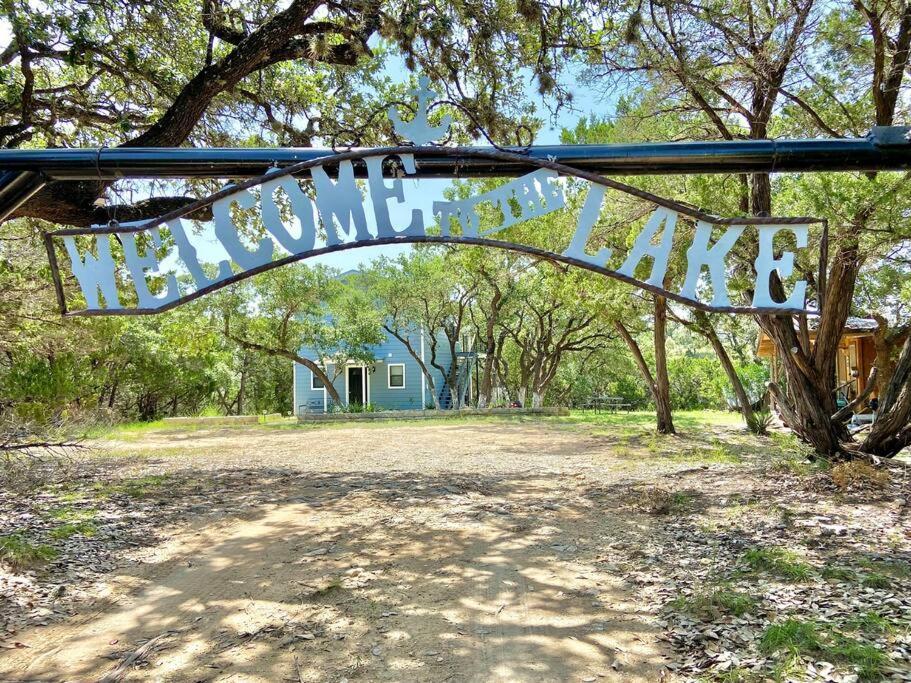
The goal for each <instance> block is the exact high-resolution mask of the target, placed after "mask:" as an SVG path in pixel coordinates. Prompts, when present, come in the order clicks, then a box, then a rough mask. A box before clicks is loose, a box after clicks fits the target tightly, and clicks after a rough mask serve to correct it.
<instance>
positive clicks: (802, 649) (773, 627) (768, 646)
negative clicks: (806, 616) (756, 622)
mask: <svg viewBox="0 0 911 683" xmlns="http://www.w3.org/2000/svg"><path fill="white" fill-rule="evenodd" d="M759 649H760V650H762V651H763V652H765V653H766V654H771V653H773V652H778V651H779V650H785V651H787V652H792V653H794V654H800V655H803V654H812V653H814V652H818V651H819V650H821V649H822V640H821V638H820V634H819V629H818V628H817V626H816V624H815V623H814V622H812V621H801V620H799V619H785V620H784V621H781V622H779V623H777V624H769V626H768V627H766V630H765V632H764V633H763V634H762V640H760V641H759Z"/></svg>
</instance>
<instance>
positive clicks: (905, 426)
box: [861, 335, 911, 458]
mask: <svg viewBox="0 0 911 683" xmlns="http://www.w3.org/2000/svg"><path fill="white" fill-rule="evenodd" d="M909 445H911V335H909V336H908V338H907V339H906V340H905V343H904V345H903V346H902V350H901V353H900V354H899V357H898V362H897V363H896V364H895V369H894V371H893V373H892V377H891V378H889V384H888V385H887V386H886V390H885V391H884V392H883V394H882V395H881V396H880V397H879V410H878V411H877V413H876V422H874V423H873V427H872V428H871V429H870V433H869V434H868V435H867V438H866V439H864V442H863V444H862V446H861V449H862V450H863V451H864V452H865V453H871V454H873V455H878V456H881V457H884V458H891V457H893V456H895V455H897V454H898V453H899V452H900V451H901V450H902V449H904V448H905V447H907V446H909Z"/></svg>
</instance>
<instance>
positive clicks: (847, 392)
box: [756, 318, 878, 411]
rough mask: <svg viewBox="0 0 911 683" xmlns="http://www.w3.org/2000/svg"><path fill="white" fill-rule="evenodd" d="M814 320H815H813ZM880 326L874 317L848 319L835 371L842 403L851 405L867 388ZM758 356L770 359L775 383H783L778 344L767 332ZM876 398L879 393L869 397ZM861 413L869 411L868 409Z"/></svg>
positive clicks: (812, 340) (812, 339)
mask: <svg viewBox="0 0 911 683" xmlns="http://www.w3.org/2000/svg"><path fill="white" fill-rule="evenodd" d="M811 321H812V319H811ZM877 328H878V325H877V323H876V321H875V320H872V319H870V318H848V320H847V322H846V323H845V329H844V332H843V333H842V336H841V342H840V343H839V345H838V359H837V361H836V363H835V372H836V373H837V377H838V383H837V387H838V393H839V396H838V401H839V403H842V402H844V403H847V402H849V401H851V400H853V399H854V397H856V396H857V395H858V394H859V393H861V392H862V391H863V389H864V384H865V383H866V381H867V377H868V376H869V374H870V370H871V369H872V368H873V366H874V365H875V364H876V345H875V343H874V341H873V337H874V335H875V334H876V330H877ZM815 340H816V330H814V329H812V322H811V329H810V343H815ZM756 355H757V356H759V357H760V358H768V359H769V362H770V363H771V366H772V380H773V381H775V382H778V381H779V372H780V368H779V362H778V358H777V357H776V354H775V345H774V344H773V343H772V340H771V339H769V337H768V336H766V334H765V333H764V332H761V333H760V335H759V345H758V347H757V349H756ZM875 397H876V390H875V389H874V390H873V393H872V394H870V396H869V398H870V399H872V398H875ZM859 410H862V411H866V410H867V409H866V408H864V407H859Z"/></svg>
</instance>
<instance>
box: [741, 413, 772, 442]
mask: <svg viewBox="0 0 911 683" xmlns="http://www.w3.org/2000/svg"><path fill="white" fill-rule="evenodd" d="M772 420H773V418H772V413H771V412H770V411H769V410H765V409H763V410H757V411H756V412H754V413H753V414H752V415H750V416H749V417H748V418H747V429H749V430H750V431H751V432H753V434H757V435H759V436H765V435H766V434H768V433H769V427H771V426H772Z"/></svg>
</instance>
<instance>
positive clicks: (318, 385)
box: [310, 370, 326, 389]
mask: <svg viewBox="0 0 911 683" xmlns="http://www.w3.org/2000/svg"><path fill="white" fill-rule="evenodd" d="M310 388H311V389H325V388H326V385H325V384H323V380H321V379H320V378H319V377H317V376H316V373H315V372H313V370H311V371H310Z"/></svg>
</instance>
